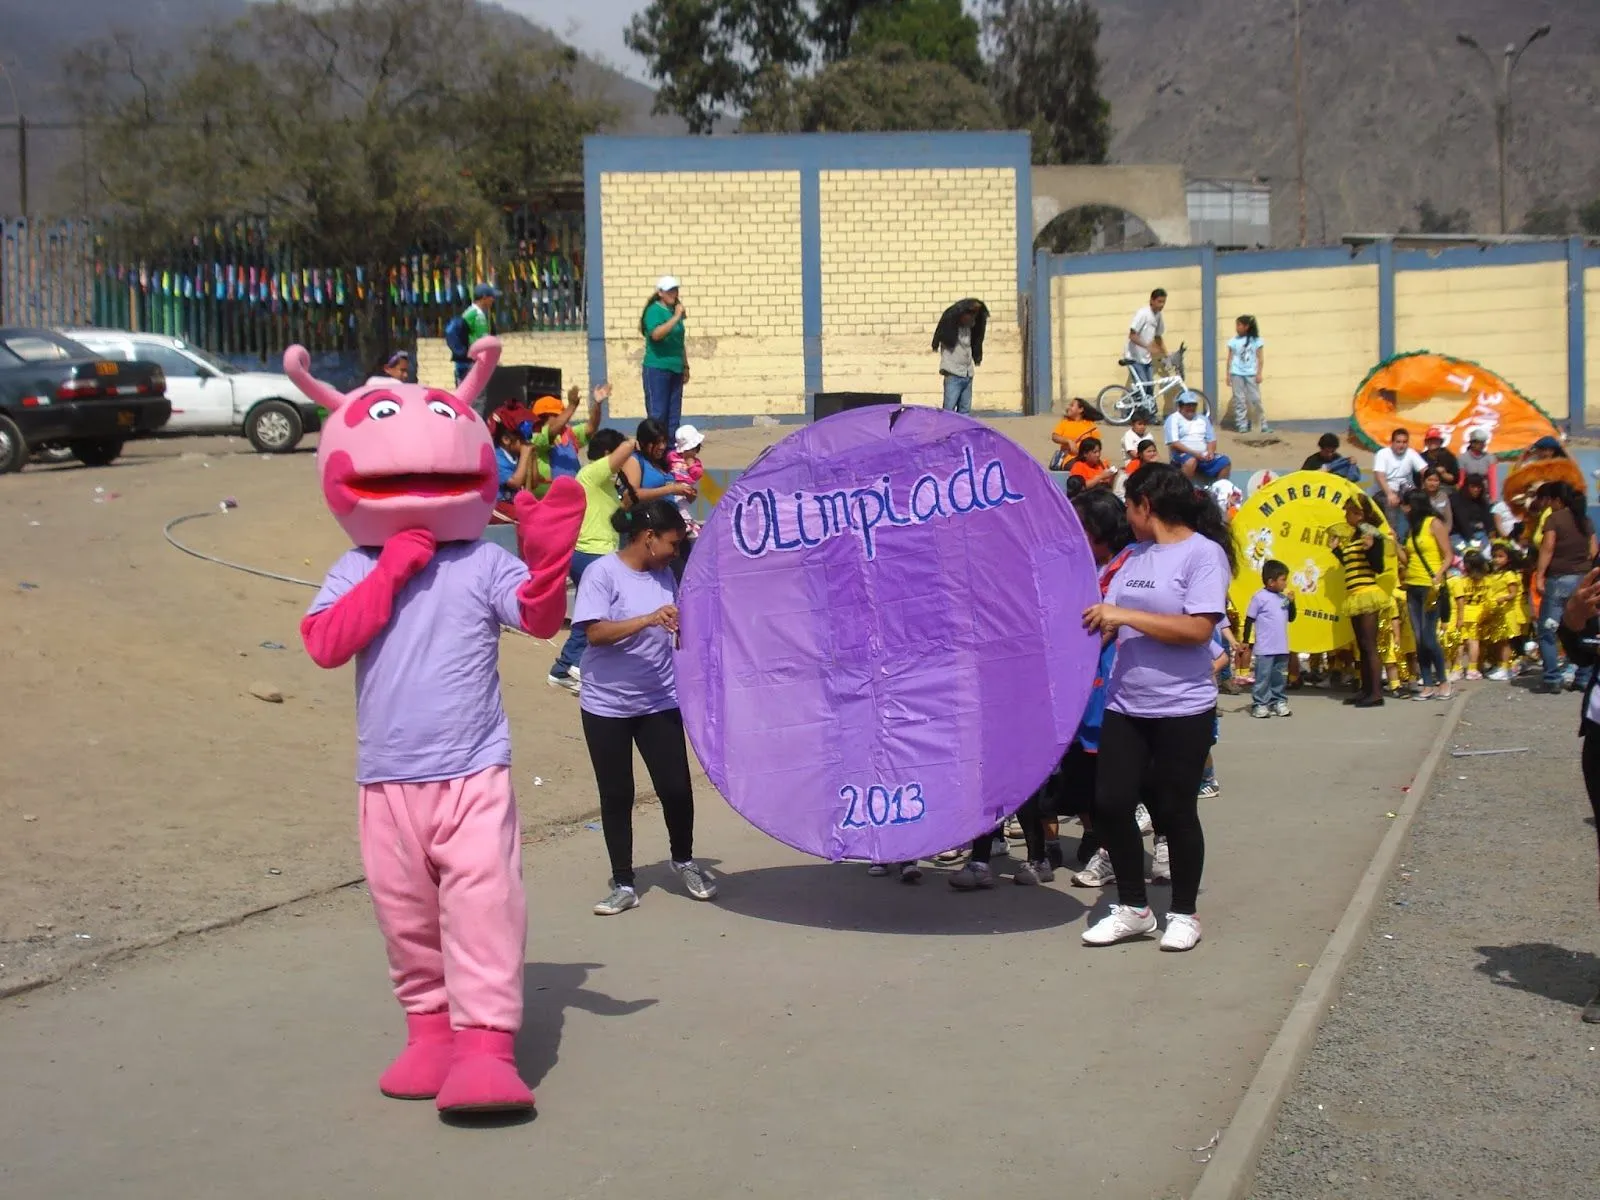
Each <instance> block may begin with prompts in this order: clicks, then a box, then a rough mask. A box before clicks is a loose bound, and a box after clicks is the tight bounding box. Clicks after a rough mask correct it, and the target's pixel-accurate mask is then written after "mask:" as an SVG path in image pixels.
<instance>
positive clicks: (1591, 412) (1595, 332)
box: [1583, 267, 1600, 424]
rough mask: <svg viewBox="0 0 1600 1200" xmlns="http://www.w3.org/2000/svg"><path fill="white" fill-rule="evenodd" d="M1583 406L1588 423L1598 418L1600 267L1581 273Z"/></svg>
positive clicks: (1599, 391)
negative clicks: (1582, 304)
mask: <svg viewBox="0 0 1600 1200" xmlns="http://www.w3.org/2000/svg"><path fill="white" fill-rule="evenodd" d="M1583 299H1584V308H1583V341H1584V347H1583V352H1584V368H1585V370H1584V383H1583V386H1584V393H1583V394H1584V407H1585V408H1586V409H1587V410H1588V412H1587V414H1586V415H1587V416H1588V423H1590V424H1593V423H1594V422H1595V421H1597V420H1600V267H1590V268H1589V269H1588V270H1586V271H1584V273H1583Z"/></svg>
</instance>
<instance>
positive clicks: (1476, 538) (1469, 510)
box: [1450, 471, 1494, 554]
mask: <svg viewBox="0 0 1600 1200" xmlns="http://www.w3.org/2000/svg"><path fill="white" fill-rule="evenodd" d="M1493 541H1494V513H1493V511H1491V509H1490V500H1489V481H1488V479H1487V478H1486V477H1485V476H1483V475H1479V474H1476V473H1474V472H1471V471H1469V472H1467V473H1466V474H1465V475H1463V476H1462V477H1461V486H1460V487H1458V488H1457V489H1456V490H1455V491H1454V492H1452V493H1451V494H1450V545H1451V547H1452V548H1453V549H1454V550H1455V551H1456V553H1458V554H1459V553H1461V552H1462V551H1463V550H1465V549H1466V548H1467V547H1468V546H1476V547H1477V548H1478V549H1479V550H1480V551H1481V552H1482V553H1484V554H1488V553H1489V546H1490V544H1491V543H1492V542H1493Z"/></svg>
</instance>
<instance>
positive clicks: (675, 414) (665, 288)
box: [639, 275, 689, 446]
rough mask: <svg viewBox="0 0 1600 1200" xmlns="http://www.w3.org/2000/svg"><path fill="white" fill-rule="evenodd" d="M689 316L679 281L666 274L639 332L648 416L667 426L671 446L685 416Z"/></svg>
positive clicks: (643, 316)
mask: <svg viewBox="0 0 1600 1200" xmlns="http://www.w3.org/2000/svg"><path fill="white" fill-rule="evenodd" d="M686 315H687V313H686V312H685V311H684V307H683V303H682V302H681V301H680V300H679V299H678V281H677V280H676V279H674V278H673V277H672V276H671V275H663V276H662V277H661V278H660V280H659V281H658V282H657V283H656V292H655V295H653V296H651V297H650V302H649V303H648V304H646V305H645V306H644V312H643V313H642V314H640V316H639V333H640V335H641V336H643V338H644V409H645V415H646V416H648V417H650V418H651V419H652V420H654V421H656V422H658V423H659V424H660V425H662V426H663V427H664V428H665V429H666V431H667V444H668V445H669V446H670V445H671V444H672V439H673V438H675V437H676V436H677V434H678V423H679V422H680V421H681V420H682V419H683V385H684V384H685V383H687V382H689V361H688V358H687V356H686V354H685V351H684V328H683V319H684V317H685V316H686Z"/></svg>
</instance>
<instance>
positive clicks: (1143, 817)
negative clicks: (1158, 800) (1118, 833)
mask: <svg viewBox="0 0 1600 1200" xmlns="http://www.w3.org/2000/svg"><path fill="white" fill-rule="evenodd" d="M1133 819H1134V820H1135V821H1137V822H1139V836H1140V837H1149V836H1150V835H1151V834H1152V833H1154V832H1155V828H1156V827H1155V824H1154V823H1153V822H1152V821H1151V820H1150V810H1149V809H1148V808H1146V807H1145V806H1144V805H1142V804H1141V805H1139V807H1138V808H1136V809H1134V810H1133Z"/></svg>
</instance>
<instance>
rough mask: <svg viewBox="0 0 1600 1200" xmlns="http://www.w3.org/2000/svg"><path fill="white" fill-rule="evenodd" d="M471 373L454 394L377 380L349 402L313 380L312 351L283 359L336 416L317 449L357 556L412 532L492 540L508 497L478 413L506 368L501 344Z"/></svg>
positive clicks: (478, 345)
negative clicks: (501, 494) (496, 512)
mask: <svg viewBox="0 0 1600 1200" xmlns="http://www.w3.org/2000/svg"><path fill="white" fill-rule="evenodd" d="M470 353H471V355H472V370H471V371H469V372H468V374H467V377H466V378H465V379H463V380H462V381H461V384H460V386H459V387H457V388H456V390H455V391H454V392H446V391H441V390H439V389H438V388H430V387H424V386H422V385H421V384H416V383H400V382H398V381H395V380H391V379H381V378H380V379H371V380H368V381H367V382H366V383H365V384H363V385H362V386H361V387H359V388H357V389H356V390H355V391H353V392H350V393H349V394H348V395H346V394H345V393H343V392H340V391H337V390H335V389H334V388H332V387H330V386H329V385H328V384H326V383H323V382H322V381H321V380H319V379H313V378H312V377H311V358H310V355H308V354H307V353H306V351H305V347H303V346H290V347H289V349H288V350H287V351H285V352H284V355H283V366H284V371H285V372H286V373H287V374H288V376H289V378H290V379H291V380H293V381H294V385H295V386H296V387H297V388H299V389H300V390H301V391H302V392H304V393H305V394H306V395H307V396H310V397H311V398H312V399H313V400H314V401H316V402H317V403H318V404H320V405H322V406H323V407H324V408H326V409H327V410H328V419H327V420H326V421H325V422H324V423H323V426H322V438H321V442H320V444H319V445H318V447H317V471H318V473H319V474H320V475H321V477H322V494H323V497H324V498H325V499H326V500H327V501H328V508H329V510H331V511H332V513H333V515H334V519H335V520H337V521H338V522H339V524H340V525H341V526H342V527H343V529H344V531H345V533H347V534H349V536H350V540H351V541H352V542H354V543H355V544H356V545H357V546H381V545H383V544H384V542H386V541H388V540H389V538H391V537H392V536H394V535H395V534H396V533H399V532H400V531H401V530H403V529H426V530H428V532H430V533H432V534H433V536H434V538H435V539H436V540H438V541H440V542H465V541H473V540H475V539H477V538H479V537H481V536H482V535H483V530H484V527H485V526H486V525H487V524H488V523H489V514H490V513H491V512H492V511H493V509H494V504H495V498H496V496H497V494H498V491H499V475H498V472H497V471H496V469H495V456H494V444H493V443H492V442H491V441H490V438H489V429H488V427H487V426H486V425H485V424H484V423H483V420H482V418H480V417H479V416H478V414H477V413H476V412H474V411H473V408H472V402H473V401H474V400H476V399H477V397H478V394H479V393H480V392H481V391H482V390H483V388H484V385H485V384H487V383H488V382H489V376H490V375H492V374H493V373H494V368H495V365H496V364H497V363H499V361H500V343H499V342H498V341H497V340H496V339H494V338H492V337H486V338H481V339H479V340H478V341H477V342H474V343H473V345H472V349H471V351H470Z"/></svg>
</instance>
